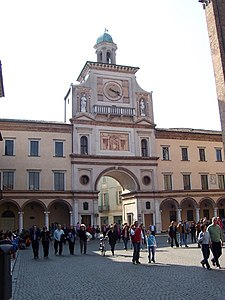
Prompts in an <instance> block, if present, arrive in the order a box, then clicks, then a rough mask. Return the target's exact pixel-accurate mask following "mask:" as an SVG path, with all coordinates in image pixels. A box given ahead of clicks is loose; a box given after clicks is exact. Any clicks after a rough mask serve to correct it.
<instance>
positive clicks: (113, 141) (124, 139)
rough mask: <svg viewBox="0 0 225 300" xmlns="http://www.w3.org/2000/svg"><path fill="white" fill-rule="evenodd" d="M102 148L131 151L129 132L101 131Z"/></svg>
mask: <svg viewBox="0 0 225 300" xmlns="http://www.w3.org/2000/svg"><path fill="white" fill-rule="evenodd" d="M100 149H101V150H110V151H129V135H128V134H127V133H112V132H100Z"/></svg>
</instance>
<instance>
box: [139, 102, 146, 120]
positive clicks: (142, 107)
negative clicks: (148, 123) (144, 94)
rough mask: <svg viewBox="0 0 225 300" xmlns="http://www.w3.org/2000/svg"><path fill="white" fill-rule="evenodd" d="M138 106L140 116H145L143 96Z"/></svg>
mask: <svg viewBox="0 0 225 300" xmlns="http://www.w3.org/2000/svg"><path fill="white" fill-rule="evenodd" d="M139 108H140V115H141V117H144V116H146V103H145V100H144V99H143V98H142V99H141V100H140V102H139Z"/></svg>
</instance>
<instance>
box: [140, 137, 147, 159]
mask: <svg viewBox="0 0 225 300" xmlns="http://www.w3.org/2000/svg"><path fill="white" fill-rule="evenodd" d="M141 156H143V157H147V156H148V141H147V140H146V139H142V140H141Z"/></svg>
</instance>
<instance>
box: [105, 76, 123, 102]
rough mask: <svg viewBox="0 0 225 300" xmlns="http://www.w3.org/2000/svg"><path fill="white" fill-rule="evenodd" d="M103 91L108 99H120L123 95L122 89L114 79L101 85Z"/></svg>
mask: <svg viewBox="0 0 225 300" xmlns="http://www.w3.org/2000/svg"><path fill="white" fill-rule="evenodd" d="M103 92H104V95H105V96H106V97H107V98H108V99H110V100H114V101H117V100H119V99H121V97H122V95H123V89H122V87H121V85H120V84H119V83H117V82H115V81H108V82H106V83H105V85H104V87H103Z"/></svg>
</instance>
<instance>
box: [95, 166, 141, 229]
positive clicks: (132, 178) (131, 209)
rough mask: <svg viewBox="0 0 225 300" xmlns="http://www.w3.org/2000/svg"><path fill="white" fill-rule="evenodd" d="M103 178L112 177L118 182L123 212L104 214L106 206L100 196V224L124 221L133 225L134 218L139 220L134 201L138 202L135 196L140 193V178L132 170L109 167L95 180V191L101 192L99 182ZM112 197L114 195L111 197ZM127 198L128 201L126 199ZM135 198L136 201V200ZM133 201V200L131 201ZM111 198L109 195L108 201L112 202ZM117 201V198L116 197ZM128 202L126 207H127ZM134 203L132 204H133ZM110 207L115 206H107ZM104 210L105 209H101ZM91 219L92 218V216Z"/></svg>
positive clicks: (109, 204)
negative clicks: (120, 189)
mask: <svg viewBox="0 0 225 300" xmlns="http://www.w3.org/2000/svg"><path fill="white" fill-rule="evenodd" d="M103 176H107V177H111V178H113V179H114V180H116V181H117V182H118V183H119V184H120V186H121V188H122V193H121V196H122V199H123V201H122V206H121V210H120V211H117V210H115V211H114V212H111V213H108V214H106V213H104V206H103V204H104V203H103V202H102V201H101V199H100V198H101V196H100V195H99V197H100V198H99V199H98V201H99V207H100V210H99V211H98V216H99V221H98V222H99V224H101V225H102V224H104V223H114V222H119V223H122V222H124V221H127V222H128V223H130V224H131V223H132V222H133V220H134V218H137V215H138V214H137V205H134V204H133V203H134V201H138V200H137V199H136V198H135V197H134V194H135V193H136V192H139V191H140V180H141V178H138V176H137V175H136V174H135V173H134V172H133V170H132V169H128V168H124V167H121V166H120V167H115V166H113V167H109V168H106V169H104V170H101V172H99V174H98V176H97V177H96V179H95V182H94V189H95V190H100V186H99V182H100V181H101V178H102V177H103ZM111 196H112V195H111ZM124 197H126V200H125V198H124ZM134 198H135V200H134ZM131 199H132V200H131ZM110 200H111V198H110V195H109V199H108V201H109V202H110ZM114 200H115V197H114ZM125 202H126V205H125ZM131 203H132V204H131ZM107 205H108V207H111V205H113V204H112V203H108V204H107ZM101 208H103V209H101ZM90 217H91V216H90Z"/></svg>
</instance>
